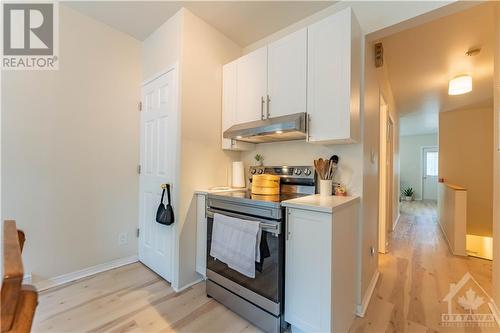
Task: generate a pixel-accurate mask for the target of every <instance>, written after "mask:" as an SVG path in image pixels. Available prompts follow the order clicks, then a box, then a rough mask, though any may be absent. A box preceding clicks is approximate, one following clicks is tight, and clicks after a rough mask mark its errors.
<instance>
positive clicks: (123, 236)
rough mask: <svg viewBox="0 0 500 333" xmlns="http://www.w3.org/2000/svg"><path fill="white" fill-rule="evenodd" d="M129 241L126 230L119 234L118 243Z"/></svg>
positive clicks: (124, 243) (125, 243)
mask: <svg viewBox="0 0 500 333" xmlns="http://www.w3.org/2000/svg"><path fill="white" fill-rule="evenodd" d="M127 243H128V234H127V233H126V232H122V233H120V234H118V245H127Z"/></svg>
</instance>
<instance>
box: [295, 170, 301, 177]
mask: <svg viewBox="0 0 500 333" xmlns="http://www.w3.org/2000/svg"><path fill="white" fill-rule="evenodd" d="M294 173H295V174H296V175H297V176H298V175H300V174H301V173H302V170H300V169H295V171H294Z"/></svg>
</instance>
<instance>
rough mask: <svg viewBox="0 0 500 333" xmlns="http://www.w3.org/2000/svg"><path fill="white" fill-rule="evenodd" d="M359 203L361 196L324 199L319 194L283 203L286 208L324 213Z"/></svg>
mask: <svg viewBox="0 0 500 333" xmlns="http://www.w3.org/2000/svg"><path fill="white" fill-rule="evenodd" d="M358 202H359V196H352V197H350V196H345V197H344V196H335V195H332V196H329V197H322V196H320V195H319V194H314V195H308V196H305V197H301V198H297V199H291V200H286V201H283V202H281V204H282V205H283V206H285V207H290V208H299V209H306V210H313V211H317V212H323V213H330V214H331V213H333V212H335V211H336V210H339V209H341V208H343V207H345V206H349V205H352V204H355V203H358Z"/></svg>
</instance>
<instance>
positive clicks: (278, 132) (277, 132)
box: [274, 131, 283, 134]
mask: <svg viewBox="0 0 500 333" xmlns="http://www.w3.org/2000/svg"><path fill="white" fill-rule="evenodd" d="M274 133H276V134H281V133H283V131H276V132H274Z"/></svg>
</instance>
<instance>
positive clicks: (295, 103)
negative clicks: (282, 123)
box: [266, 28, 307, 117]
mask: <svg viewBox="0 0 500 333" xmlns="http://www.w3.org/2000/svg"><path fill="white" fill-rule="evenodd" d="M306 71H307V28H304V29H302V30H299V31H297V32H294V33H292V34H290V35H288V36H285V37H283V38H281V39H280V40H278V41H276V42H274V43H272V44H269V46H268V95H269V99H270V100H269V103H268V104H267V103H266V117H278V116H285V115H288V114H293V113H299V112H306V92H307V88H306V85H307V73H306ZM266 102H267V101H266Z"/></svg>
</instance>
